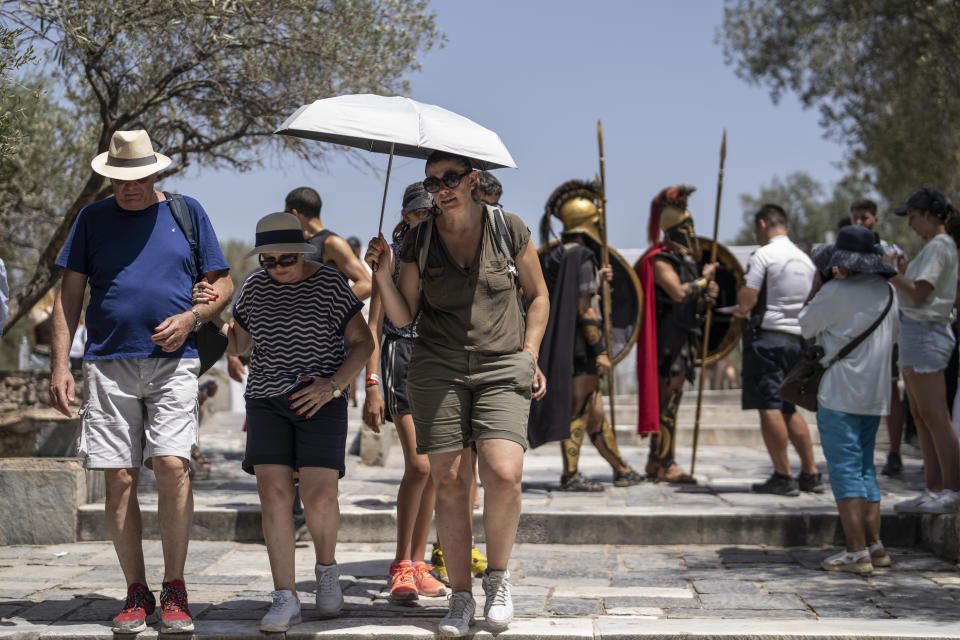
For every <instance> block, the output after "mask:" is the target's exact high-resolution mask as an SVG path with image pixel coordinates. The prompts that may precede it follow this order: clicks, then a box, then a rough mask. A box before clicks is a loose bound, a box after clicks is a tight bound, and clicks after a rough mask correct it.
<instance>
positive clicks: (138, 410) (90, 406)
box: [77, 358, 200, 469]
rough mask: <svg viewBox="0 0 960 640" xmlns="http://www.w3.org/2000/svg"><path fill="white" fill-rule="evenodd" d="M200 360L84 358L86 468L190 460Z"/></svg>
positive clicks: (194, 440)
mask: <svg viewBox="0 0 960 640" xmlns="http://www.w3.org/2000/svg"><path fill="white" fill-rule="evenodd" d="M199 371H200V360H199V359H198V358H182V359H181V358H123V359H117V360H85V361H84V362H83V378H84V384H85V385H86V389H87V401H86V402H85V403H84V405H83V409H81V411H80V415H81V418H82V426H81V430H80V442H79V443H78V446H77V450H78V453H79V455H81V456H85V457H86V462H85V466H86V467H87V468H88V469H130V468H135V467H139V466H140V465H141V464H143V463H144V461H146V463H145V464H146V466H147V468H151V469H152V468H153V464H152V462H151V459H152V458H153V456H177V457H179V458H185V459H188V460H189V459H190V451H191V449H192V448H193V447H194V446H195V445H197V444H198V442H197V435H198V433H197V427H198V422H197V373H198V372H199Z"/></svg>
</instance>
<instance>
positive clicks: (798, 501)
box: [80, 410, 923, 546]
mask: <svg viewBox="0 0 960 640" xmlns="http://www.w3.org/2000/svg"><path fill="white" fill-rule="evenodd" d="M350 415H351V421H350V429H351V431H353V432H355V431H356V430H358V429H359V428H360V422H359V420H358V418H357V416H358V412H357V411H356V410H351V412H350ZM750 417H751V416H748V418H750ZM242 419H243V418H242V414H233V413H217V414H213V415H212V416H211V418H210V419H209V420H207V421H206V422H205V424H204V425H203V427H202V428H201V435H200V438H201V449H202V451H203V454H204V455H205V456H206V457H207V458H208V459H209V460H210V461H211V463H212V465H213V470H212V473H211V476H210V478H209V479H207V480H198V481H196V482H195V483H194V486H195V489H196V490H195V501H196V510H197V511H196V514H197V515H196V518H195V524H194V539H206V540H238V541H255V540H260V539H261V533H260V519H259V518H260V512H259V502H258V498H257V492H256V482H255V479H254V477H253V476H250V475H247V474H246V473H244V472H243V471H242V470H241V469H240V459H241V458H242V456H243V443H244V434H243V432H242V431H241V425H242ZM757 428H759V427H757ZM384 429H387V430H389V429H392V425H390V424H389V423H388V424H386V425H384ZM627 440H628V439H626V438H621V441H627ZM644 444H645V443H644ZM621 450H622V453H623V454H624V456H625V457H626V458H627V460H628V461H629V462H630V463H631V464H633V465H634V466H635V467H636V468H638V469H642V468H643V464H644V463H645V461H646V448H645V447H644V446H633V445H623V446H621ZM911 450H912V448H910V447H907V448H906V449H905V451H911ZM815 453H816V455H817V460H818V464H819V466H820V468H821V469H824V470H825V468H826V465H825V463H824V462H823V459H822V455H821V453H820V449H819V447H815ZM883 455H884V454H883V452H882V451H881V452H879V453H878V455H877V463H878V466H881V465H882V462H883ZM678 459H679V462H680V464H681V465H682V466H685V467H688V466H689V461H690V449H689V448H688V447H680V449H679V451H678ZM791 460H793V462H794V464H795V465H796V464H797V459H796V456H795V455H794V454H792V453H791ZM905 465H906V469H905V472H904V474H903V476H902V477H901V478H899V479H896V480H891V479H888V478H885V477H882V476H881V477H880V485H881V490H882V491H883V503H882V504H883V507H884V513H885V517H884V518H885V519H884V527H885V531H884V536H885V539H886V540H887V543H888V544H890V545H907V546H909V545H912V544H914V543H915V542H916V540H917V539H918V522H919V518H914V517H904V516H895V515H893V513H892V505H893V504H894V503H895V502H896V501H898V500H901V499H904V498H906V497H912V496H913V495H916V494H917V493H919V491H920V490H921V489H922V486H923V485H922V476H921V473H920V460H919V458H918V457H917V456H915V455H914V456H910V455H907V456H906V457H905ZM580 466H581V470H582V471H583V472H584V473H585V474H586V475H587V476H589V477H591V478H593V479H596V480H599V481H602V482H604V483H605V485H604V486H605V490H604V492H603V493H601V494H584V493H564V492H559V491H557V483H558V480H559V477H560V452H559V445H557V444H547V445H544V446H542V447H540V448H538V449H534V450H531V451H529V452H528V453H527V455H526V457H525V460H524V495H523V515H522V517H521V524H520V530H519V533H518V541H520V542H537V543H562V544H636V543H637V542H641V541H642V542H644V543H645V544H770V545H775V546H792V545H823V544H832V543H834V542H837V541H839V539H840V538H839V536H840V528H839V523H838V519H837V514H836V506H835V504H834V501H833V497H832V495H831V494H830V492H829V490H828V491H827V492H826V493H824V494H820V495H817V494H808V493H805V494H802V495H801V496H800V497H796V498H788V497H781V496H771V495H758V494H753V493H751V492H750V484H751V483H753V482H760V481H762V480H764V479H765V478H766V477H767V476H768V474H769V473H770V471H771V467H770V463H769V460H768V458H767V455H766V452H765V450H763V449H762V448H756V447H744V446H704V447H700V449H699V451H698V460H697V466H696V472H697V476H698V478H700V481H701V485H700V486H697V487H676V486H670V485H665V484H658V483H653V482H647V483H644V484H641V485H638V486H634V487H629V488H615V487H613V486H612V485H611V484H610V482H611V472H610V467H609V465H607V464H606V463H605V462H604V461H603V459H602V458H601V457H600V456H599V454H597V452H596V450H595V449H594V448H593V446H592V445H590V444H589V443H586V444H584V446H583V450H582V457H581V462H580ZM794 469H795V471H797V468H796V466H795V467H794ZM402 473H403V455H402V452H401V450H400V447H399V445H398V444H396V443H395V444H394V446H393V447H391V450H390V455H389V457H388V460H387V465H386V466H385V467H373V466H365V465H363V464H361V463H360V460H359V458H358V457H356V456H347V473H346V476H345V477H344V478H343V479H342V480H341V483H340V507H341V513H342V519H341V532H340V540H342V541H351V542H388V541H391V540H393V539H394V530H395V526H396V521H395V517H394V513H395V501H396V488H397V485H398V484H399V481H400V477H401V475H402ZM151 478H152V476H151V474H150V473H149V472H148V471H146V470H144V473H143V481H144V482H143V485H144V486H143V488H142V491H141V502H142V505H143V510H144V518H145V529H146V535H147V536H148V537H154V538H156V537H157V529H156V492H155V490H154V488H153V487H152V486H150V483H151ZM80 529H81V536H80V537H81V539H82V540H107V539H109V534H108V532H107V529H106V526H105V523H104V520H103V508H102V505H98V504H91V505H86V506H84V507H81V509H80ZM475 530H476V532H477V536H478V539H482V537H483V531H482V522H481V520H480V517H479V512H478V513H477V518H476V522H475Z"/></svg>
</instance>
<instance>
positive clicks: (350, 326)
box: [227, 213, 373, 632]
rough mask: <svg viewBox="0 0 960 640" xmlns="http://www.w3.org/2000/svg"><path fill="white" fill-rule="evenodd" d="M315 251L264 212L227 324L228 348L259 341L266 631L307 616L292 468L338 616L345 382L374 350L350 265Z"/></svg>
mask: <svg viewBox="0 0 960 640" xmlns="http://www.w3.org/2000/svg"><path fill="white" fill-rule="evenodd" d="M312 251H313V247H312V246H311V245H309V244H306V243H305V242H304V241H303V233H302V232H301V230H300V223H299V222H298V221H297V219H296V218H295V217H294V216H293V215H291V214H289V213H271V214H270V215H268V216H266V217H264V218H262V219H261V220H260V222H259V223H257V236H256V246H255V248H254V250H253V251H252V252H251V254H252V253H258V254H260V264H261V265H262V266H263V268H262V269H257V270H256V271H254V272H253V273H251V274H250V275H249V276H247V278H246V280H244V282H243V284H242V285H241V286H240V288H239V292H238V294H237V297H236V301H235V303H234V307H233V322H231V323H230V325H229V328H228V330H227V335H228V337H229V339H230V345H229V347H228V353H230V354H231V355H239V354H241V353H245V352H246V351H247V350H248V349H249V348H250V347H251V345H252V347H253V354H252V356H251V360H250V376H249V378H248V380H247V389H246V393H245V398H246V406H247V445H246V452H245V454H244V459H243V469H244V471H246V472H247V473H253V474H255V475H256V477H257V489H258V491H259V494H260V506H261V510H262V512H263V537H264V540H265V541H266V544H267V554H268V555H269V557H270V570H271V572H272V573H273V581H274V589H275V591H274V592H273V594H272V597H273V606H272V607H271V608H270V610H269V611H268V612H267V615H266V616H264V618H263V620H262V621H261V625H260V628H261V630H263V631H275V632H276V631H285V630H286V629H287V628H288V627H289V626H290V625H291V624H296V623H297V622H299V621H300V603H299V600H298V599H297V595H296V594H297V587H296V579H295V572H294V550H295V548H296V541H295V532H294V528H293V520H292V519H291V518H290V512H291V510H292V508H293V499H294V480H293V473H294V471H299V473H300V495H301V498H302V500H303V506H304V513H305V515H306V519H307V527H308V528H309V530H310V535H311V537H312V538H313V544H314V548H315V552H316V577H317V592H316V609H317V615H318V616H320V617H333V616H336V615H338V614H339V613H340V610H341V608H342V606H343V594H342V593H341V591H340V581H339V571H338V569H337V564H336V560H335V551H336V543H337V528H338V526H339V519H340V510H339V505H338V504H337V485H338V480H339V478H341V477H343V474H344V470H345V466H344V449H345V446H346V437H347V404H346V393H345V391H344V387H346V386H347V385H348V384H349V381H351V380H353V379H355V378H356V376H357V374H358V373H360V370H361V369H362V368H363V365H364V362H365V361H366V359H367V358H368V357H369V356H370V354H371V353H372V352H373V336H372V335H371V333H370V329H369V328H368V327H367V323H366V322H365V321H364V319H363V317H362V316H361V314H359V313H357V312H358V311H360V308H361V307H362V303H361V302H360V301H359V300H358V299H357V298H356V296H354V295H353V292H351V290H350V287H349V286H348V285H347V282H346V281H345V280H344V278H343V276H342V275H340V273H339V272H338V271H336V270H335V269H333V268H331V267H327V266H324V265H321V264H319V263H317V262H313V261H310V260H305V259H304V254H306V253H311V252H312ZM345 342H346V345H347V346H348V347H349V353H346V351H347V349H345V345H344V343H345Z"/></svg>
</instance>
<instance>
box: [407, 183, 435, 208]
mask: <svg viewBox="0 0 960 640" xmlns="http://www.w3.org/2000/svg"><path fill="white" fill-rule="evenodd" d="M431 208H433V196H432V195H430V194H429V193H427V190H426V189H424V188H423V182H422V181H421V182H414V183H413V184H410V185H407V189H406V190H405V191H404V192H403V212H404V213H407V212H409V211H416V210H417V209H431Z"/></svg>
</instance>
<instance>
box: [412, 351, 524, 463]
mask: <svg viewBox="0 0 960 640" xmlns="http://www.w3.org/2000/svg"><path fill="white" fill-rule="evenodd" d="M535 370H536V364H534V361H533V356H531V355H530V354H529V353H527V352H526V351H521V352H519V353H509V354H504V355H484V354H482V353H477V352H474V351H463V350H453V349H447V348H446V347H441V346H438V345H436V344H431V343H429V342H425V341H424V340H422V339H420V340H417V341H416V342H414V345H413V356H412V358H411V362H410V369H409V370H408V372H407V397H408V399H409V401H410V409H411V414H412V415H413V422H414V424H415V425H416V430H417V453H419V454H428V453H446V452H449V451H460V450H461V449H465V448H466V447H469V446H470V445H471V444H473V443H475V442H476V441H477V440H485V439H500V440H511V441H513V442H516V443H518V444H519V445H520V446H522V447H523V448H524V450H526V448H527V416H528V415H529V413H530V394H531V387H532V385H533V374H534V371H535Z"/></svg>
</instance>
